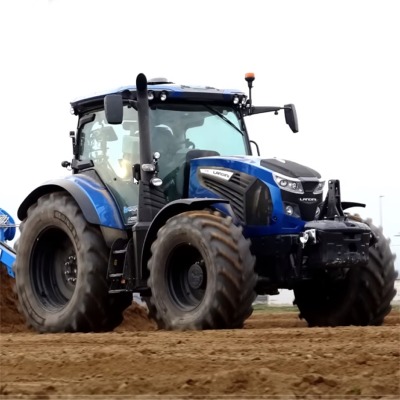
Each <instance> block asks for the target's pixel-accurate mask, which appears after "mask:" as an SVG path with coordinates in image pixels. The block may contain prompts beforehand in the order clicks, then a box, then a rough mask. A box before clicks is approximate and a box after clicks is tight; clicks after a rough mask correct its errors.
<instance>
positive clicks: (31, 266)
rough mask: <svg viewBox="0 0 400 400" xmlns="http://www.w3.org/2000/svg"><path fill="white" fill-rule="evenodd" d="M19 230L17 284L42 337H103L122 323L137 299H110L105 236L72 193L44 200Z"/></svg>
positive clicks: (29, 320) (27, 313)
mask: <svg viewBox="0 0 400 400" xmlns="http://www.w3.org/2000/svg"><path fill="white" fill-rule="evenodd" d="M20 230H21V235H20V238H19V239H18V241H17V243H16V250H17V256H16V262H15V275H16V278H15V280H16V289H17V295H18V301H19V306H20V309H21V311H22V313H23V314H24V315H25V318H26V320H27V323H28V325H29V326H32V327H33V328H34V329H36V330H37V331H39V332H90V331H94V332H98V331H108V330H112V329H114V328H115V327H116V326H118V325H119V324H120V323H121V322H122V319H123V318H122V313H123V310H124V309H125V308H126V307H128V306H129V304H131V302H132V296H131V295H126V294H123V295H109V294H108V285H107V281H106V276H107V265H108V253H107V247H106V245H105V243H104V240H103V237H102V235H101V232H100V230H99V229H98V228H97V227H96V226H93V225H91V224H88V223H87V221H86V220H85V218H84V216H83V214H82V212H81V210H80V209H79V207H78V205H77V204H76V203H75V201H74V200H73V199H72V198H71V197H70V196H69V195H68V194H67V193H65V192H57V193H51V194H47V195H44V196H43V197H41V198H39V199H38V202H37V203H35V204H34V205H32V206H31V207H30V208H29V210H28V216H27V218H26V219H25V220H24V221H23V223H22V224H21V225H20Z"/></svg>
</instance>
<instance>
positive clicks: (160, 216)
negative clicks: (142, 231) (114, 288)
mask: <svg viewBox="0 0 400 400" xmlns="http://www.w3.org/2000/svg"><path fill="white" fill-rule="evenodd" d="M221 203H222V204H223V205H224V206H225V207H224V209H225V210H226V211H227V212H228V214H230V215H231V216H232V217H234V212H233V210H232V209H231V207H230V205H229V201H228V200H224V199H211V198H202V199H196V198H194V199H180V200H175V201H171V203H168V204H167V205H166V206H165V207H164V208H162V209H161V210H160V211H159V212H158V213H157V215H156V216H155V217H154V219H153V221H152V223H151V225H150V227H149V229H148V231H147V234H146V237H145V239H144V244H143V250H142V276H147V272H146V271H147V261H148V260H149V258H150V255H151V252H150V248H151V244H152V243H153V242H154V240H155V239H156V237H157V232H158V230H159V229H160V228H161V227H162V226H163V225H164V224H165V223H166V222H167V220H168V219H169V218H171V217H173V216H174V215H177V214H180V213H183V212H186V211H192V210H204V209H205V208H208V207H212V206H213V208H216V207H215V206H216V205H221ZM218 208H219V207H218Z"/></svg>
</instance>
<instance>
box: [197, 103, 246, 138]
mask: <svg viewBox="0 0 400 400" xmlns="http://www.w3.org/2000/svg"><path fill="white" fill-rule="evenodd" d="M204 107H205V108H207V109H208V110H210V111H211V113H212V114H214V115H218V117H220V118H221V119H222V120H223V121H225V122H226V123H227V124H229V125H230V126H232V127H233V128H235V129H236V130H237V131H238V132H239V133H240V134H241V135H242V136H243V135H244V134H243V132H242V131H241V130H240V129H239V128H238V127H237V126H236V125H235V124H234V123H233V122H232V121H230V120H229V119H228V118H226V117H225V115H224V114H222V113H221V112H219V111H218V110H216V109H215V108H212V107H210V106H209V105H207V104H204Z"/></svg>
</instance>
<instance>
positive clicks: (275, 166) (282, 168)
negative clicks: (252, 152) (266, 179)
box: [260, 158, 321, 179]
mask: <svg viewBox="0 0 400 400" xmlns="http://www.w3.org/2000/svg"><path fill="white" fill-rule="evenodd" d="M260 165H261V166H262V167H265V168H267V169H269V170H271V171H274V172H277V173H279V174H282V175H286V176H287V177H289V178H318V179H319V178H321V175H320V174H319V173H318V172H317V171H315V170H313V169H312V168H309V167H306V166H304V165H301V164H298V163H296V162H293V161H288V160H282V159H279V158H267V159H263V160H261V161H260Z"/></svg>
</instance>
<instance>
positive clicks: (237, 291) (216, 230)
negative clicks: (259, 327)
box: [148, 211, 257, 330]
mask: <svg viewBox="0 0 400 400" xmlns="http://www.w3.org/2000/svg"><path fill="white" fill-rule="evenodd" d="M151 250H152V257H151V258H150V260H149V262H148V268H149V270H150V277H149V280H148V284H149V287H150V289H151V293H152V297H151V298H150V299H149V303H150V304H149V310H150V315H151V316H152V317H153V318H154V319H155V320H156V322H157V324H158V326H159V328H165V329H198V330H200V329H222V328H239V327H242V326H243V323H244V321H245V320H246V319H247V318H248V317H249V316H250V315H251V313H252V303H253V301H254V299H255V297H256V293H255V291H254V287H255V284H256V279H257V278H256V275H255V273H254V261H255V259H254V257H253V256H252V254H251V252H250V243H249V241H248V240H246V239H245V238H244V237H243V235H242V230H241V228H239V227H237V226H235V225H234V224H233V223H232V220H231V218H224V217H222V216H221V215H220V214H218V213H213V212H210V211H189V212H185V213H182V214H179V215H177V216H175V217H172V218H171V219H169V220H168V221H167V223H166V224H165V226H163V227H162V228H161V229H160V230H159V232H158V236H157V239H156V240H155V242H154V243H153V245H152V247H151Z"/></svg>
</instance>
